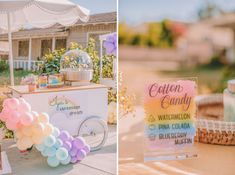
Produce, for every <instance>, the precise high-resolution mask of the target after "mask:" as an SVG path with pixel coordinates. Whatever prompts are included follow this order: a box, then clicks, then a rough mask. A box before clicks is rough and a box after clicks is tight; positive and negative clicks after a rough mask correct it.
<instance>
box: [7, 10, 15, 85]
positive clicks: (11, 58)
mask: <svg viewBox="0 0 235 175" xmlns="http://www.w3.org/2000/svg"><path fill="white" fill-rule="evenodd" d="M10 21H11V19H10V13H7V24H8V42H9V65H10V78H11V86H14V68H13V54H12V36H11V23H10Z"/></svg>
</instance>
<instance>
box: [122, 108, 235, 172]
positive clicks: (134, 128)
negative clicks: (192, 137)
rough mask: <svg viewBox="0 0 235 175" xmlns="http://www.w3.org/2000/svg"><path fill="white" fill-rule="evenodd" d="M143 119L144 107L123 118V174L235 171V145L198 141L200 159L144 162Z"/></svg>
mask: <svg viewBox="0 0 235 175" xmlns="http://www.w3.org/2000/svg"><path fill="white" fill-rule="evenodd" d="M143 118H144V110H143V108H142V107H139V106H138V107H136V115H135V117H133V116H132V115H131V114H130V115H129V116H127V117H123V118H122V119H121V120H119V174H120V175H126V174H128V175H136V174H138V175H145V174H151V175H155V174H156V175H158V174H159V175H172V174H174V175H175V174H176V175H199V174H200V175H211V174H213V175H221V174H224V175H234V174H235V166H234V162H235V146H221V145H210V144H203V143H196V144H195V145H196V150H197V153H198V157H197V158H193V159H186V160H177V161H176V160H173V161H157V162H148V163H144V162H143V129H142V128H143ZM130 148H131V149H130Z"/></svg>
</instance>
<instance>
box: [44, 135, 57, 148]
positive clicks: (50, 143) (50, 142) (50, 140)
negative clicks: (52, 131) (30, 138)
mask: <svg viewBox="0 0 235 175" xmlns="http://www.w3.org/2000/svg"><path fill="white" fill-rule="evenodd" d="M55 142H56V138H55V136H53V135H49V136H48V137H47V138H45V140H44V142H43V143H44V145H46V146H48V147H52V146H53V145H54V144H55Z"/></svg>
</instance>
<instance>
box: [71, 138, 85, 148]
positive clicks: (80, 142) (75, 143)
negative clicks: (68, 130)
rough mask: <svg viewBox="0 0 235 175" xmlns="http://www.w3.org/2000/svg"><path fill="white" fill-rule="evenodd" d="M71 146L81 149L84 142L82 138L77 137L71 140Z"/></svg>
mask: <svg viewBox="0 0 235 175" xmlns="http://www.w3.org/2000/svg"><path fill="white" fill-rule="evenodd" d="M72 144H73V146H74V147H76V148H77V149H82V148H83V147H84V146H85V140H84V139H83V138H82V137H77V138H75V139H74V140H73V143H72Z"/></svg>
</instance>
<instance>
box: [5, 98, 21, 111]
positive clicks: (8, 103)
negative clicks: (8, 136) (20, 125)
mask: <svg viewBox="0 0 235 175" xmlns="http://www.w3.org/2000/svg"><path fill="white" fill-rule="evenodd" d="M19 104H20V102H19V100H18V99H17V98H8V99H6V100H4V102H3V107H4V108H9V109H12V110H16V109H17V107H18V105H19Z"/></svg>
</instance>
